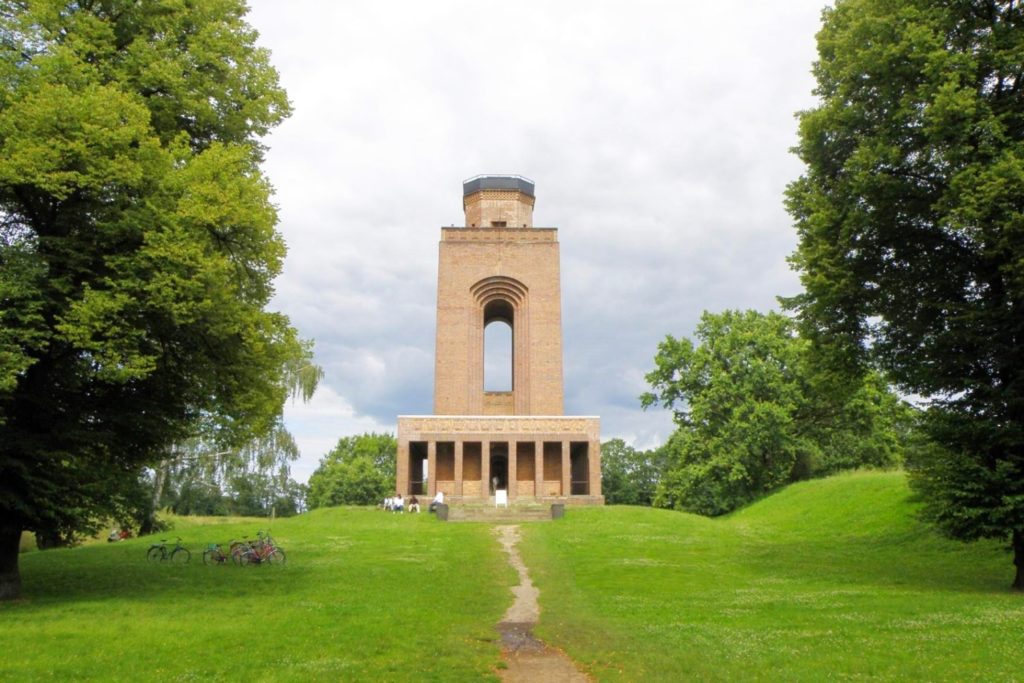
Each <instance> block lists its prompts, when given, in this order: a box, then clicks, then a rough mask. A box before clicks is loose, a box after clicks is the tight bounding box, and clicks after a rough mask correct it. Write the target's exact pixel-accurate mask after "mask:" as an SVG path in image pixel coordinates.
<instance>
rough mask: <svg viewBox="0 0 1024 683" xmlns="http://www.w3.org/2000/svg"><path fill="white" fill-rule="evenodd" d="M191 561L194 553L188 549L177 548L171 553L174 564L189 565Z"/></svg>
mask: <svg viewBox="0 0 1024 683" xmlns="http://www.w3.org/2000/svg"><path fill="white" fill-rule="evenodd" d="M191 559H192V553H190V552H189V551H188V548H175V549H174V552H173V553H171V562H173V563H174V564H188V561H189V560H191Z"/></svg>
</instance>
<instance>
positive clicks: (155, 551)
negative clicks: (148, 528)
mask: <svg viewBox="0 0 1024 683" xmlns="http://www.w3.org/2000/svg"><path fill="white" fill-rule="evenodd" d="M146 559H147V560H149V561H150V562H156V561H158V560H162V559H164V549H163V548H161V547H160V546H158V545H154V546H153V547H151V548H150V549H149V550H147V551H146Z"/></svg>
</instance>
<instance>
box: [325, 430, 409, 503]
mask: <svg viewBox="0 0 1024 683" xmlns="http://www.w3.org/2000/svg"><path fill="white" fill-rule="evenodd" d="M397 449H398V443H397V442H396V441H395V437H393V436H392V435H391V434H376V433H371V434H362V435H360V436H346V437H342V438H341V439H339V440H338V444H337V445H336V446H335V447H334V448H333V449H332V450H331V452H330V453H328V454H327V455H325V456H324V457H323V458H322V459H321V460H320V466H319V467H317V469H316V472H314V473H313V474H312V476H310V478H309V494H308V496H307V502H308V503H309V507H310V508H318V507H328V506H331V505H373V504H375V503H378V502H380V501H381V500H382V499H383V498H384V497H385V496H388V495H389V494H390V493H392V492H394V490H395V453H396V451H397Z"/></svg>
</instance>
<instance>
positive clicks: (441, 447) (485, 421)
mask: <svg viewBox="0 0 1024 683" xmlns="http://www.w3.org/2000/svg"><path fill="white" fill-rule="evenodd" d="M397 461H398V462H397V468H396V473H395V474H396V488H397V489H398V492H399V493H401V494H402V495H403V496H406V497H409V496H426V497H427V498H428V499H432V498H433V497H434V496H435V494H436V493H437V492H438V491H443V492H444V494H445V499H446V502H447V501H449V500H450V501H451V502H464V503H485V504H502V503H503V502H507V503H508V504H512V503H515V502H525V501H539V502H544V503H552V502H559V503H569V504H581V505H601V504H603V503H604V497H603V496H602V495H601V421H600V418H597V417H580V416H537V415H530V416H520V415H502V416H494V415H467V416H462V415H400V416H399V417H398V458H397ZM421 502H424V501H421Z"/></svg>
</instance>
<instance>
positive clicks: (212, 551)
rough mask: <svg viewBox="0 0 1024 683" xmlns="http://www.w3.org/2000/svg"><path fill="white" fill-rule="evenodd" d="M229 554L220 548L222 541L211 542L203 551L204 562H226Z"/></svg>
mask: <svg viewBox="0 0 1024 683" xmlns="http://www.w3.org/2000/svg"><path fill="white" fill-rule="evenodd" d="M227 561H228V556H227V555H225V554H224V551H223V550H221V549H220V543H211V544H209V545H208V546H206V550H204V551H203V564H224V563H225V562H227Z"/></svg>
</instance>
